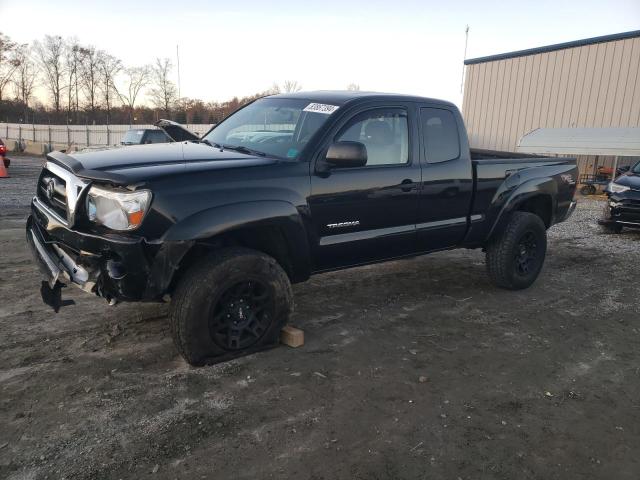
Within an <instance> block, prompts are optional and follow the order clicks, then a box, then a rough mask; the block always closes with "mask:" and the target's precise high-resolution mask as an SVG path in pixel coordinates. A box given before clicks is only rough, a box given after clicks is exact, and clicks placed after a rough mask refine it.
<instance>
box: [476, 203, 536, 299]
mask: <svg viewBox="0 0 640 480" xmlns="http://www.w3.org/2000/svg"><path fill="white" fill-rule="evenodd" d="M546 253H547V231H546V228H545V225H544V223H543V222H542V219H540V217H538V216H537V215H535V214H533V213H528V212H515V213H513V214H512V215H511V218H510V219H509V223H508V224H507V226H506V227H505V229H504V231H502V232H501V233H500V234H499V235H496V236H495V237H494V238H493V239H492V240H491V242H490V243H489V245H488V246H487V255H486V262H487V271H488V273H489V277H490V278H491V280H492V281H493V283H495V284H496V285H497V286H499V287H502V288H508V289H510V290H520V289H523V288H527V287H529V286H530V285H531V284H532V283H533V282H534V281H535V280H536V278H538V275H539V274H540V270H542V265H543V264H544V259H545V255H546Z"/></svg>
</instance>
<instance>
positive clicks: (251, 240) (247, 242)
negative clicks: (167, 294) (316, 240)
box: [162, 201, 311, 291]
mask: <svg viewBox="0 0 640 480" xmlns="http://www.w3.org/2000/svg"><path fill="white" fill-rule="evenodd" d="M162 242H163V247H162V248H166V247H165V245H171V244H184V243H185V242H187V243H188V246H187V248H185V249H184V250H183V251H182V252H181V256H180V258H179V259H177V261H176V262H174V265H173V266H174V272H173V274H172V275H171V276H170V277H171V278H170V280H169V281H168V282H167V283H166V285H165V290H168V291H171V290H173V288H174V287H175V284H176V283H177V281H178V280H179V278H180V276H181V275H182V274H183V273H184V271H186V270H187V269H188V268H189V267H190V266H192V265H193V264H195V263H197V261H198V259H200V258H202V256H203V255H207V254H209V253H210V252H211V251H213V250H215V249H219V248H225V247H230V246H243V247H247V248H251V249H253V250H257V251H259V252H262V253H265V254H267V255H269V256H271V257H273V258H274V259H275V260H276V261H277V262H278V264H280V266H281V267H282V268H283V269H284V271H285V272H286V273H287V275H288V276H289V278H290V280H291V282H292V283H295V282H300V281H303V280H306V279H307V278H309V275H310V272H311V258H310V251H309V242H308V239H307V235H306V229H305V227H304V222H303V220H302V217H301V215H300V214H299V212H298V210H297V209H296V208H295V207H294V206H293V205H292V204H290V203H288V202H284V201H262V202H242V203H235V204H231V205H225V206H221V207H215V208H211V209H206V210H203V211H201V212H198V213H197V214H195V215H192V216H190V217H188V218H187V219H185V220H183V221H182V222H179V223H177V224H176V225H175V226H174V227H172V228H171V229H170V230H169V231H168V232H167V233H166V234H165V236H164V237H163V239H162Z"/></svg>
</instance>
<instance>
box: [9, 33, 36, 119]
mask: <svg viewBox="0 0 640 480" xmlns="http://www.w3.org/2000/svg"><path fill="white" fill-rule="evenodd" d="M13 58H14V60H15V63H16V65H18V66H17V67H16V71H15V75H14V76H13V81H12V83H13V90H14V92H15V95H16V98H17V99H18V100H20V101H21V102H22V103H23V104H24V118H25V120H26V117H27V113H28V109H29V101H30V100H31V97H32V95H33V89H34V87H35V83H36V77H37V76H38V70H37V67H36V65H35V63H34V61H33V59H32V58H31V51H30V49H29V46H28V45H26V44H25V45H20V46H19V47H16V49H15V51H14V54H13Z"/></svg>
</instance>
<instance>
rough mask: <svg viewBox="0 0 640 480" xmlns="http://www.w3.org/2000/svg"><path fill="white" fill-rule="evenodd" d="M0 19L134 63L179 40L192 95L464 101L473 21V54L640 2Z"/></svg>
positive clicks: (7, 12)
mask: <svg viewBox="0 0 640 480" xmlns="http://www.w3.org/2000/svg"><path fill="white" fill-rule="evenodd" d="M0 19H2V21H1V22H0V31H2V32H3V33H5V34H7V35H9V36H10V37H11V38H12V39H13V40H14V41H18V42H20V43H27V42H32V41H33V40H36V39H41V38H42V37H43V36H44V34H45V33H46V34H51V35H61V36H63V37H76V38H77V39H78V40H79V41H80V42H81V43H83V44H91V45H94V46H96V47H97V48H99V49H103V50H106V51H108V52H110V53H112V54H113V55H115V56H117V57H118V58H120V59H121V60H122V61H123V63H124V64H125V65H127V66H137V65H143V64H150V63H153V62H154V61H155V58H156V57H169V58H171V59H172V61H173V63H174V65H175V64H176V45H179V51H180V79H181V82H180V93H181V95H182V96H185V97H191V98H200V99H202V100H205V101H210V100H215V101H223V100H228V99H230V98H232V97H234V96H245V95H251V94H254V93H257V92H260V91H264V90H266V89H268V88H269V87H271V86H272V85H273V84H274V82H276V83H280V84H281V83H282V82H284V81H285V80H296V81H297V82H298V83H299V84H300V85H302V87H303V90H326V89H331V90H333V89H339V90H340V89H345V88H346V87H347V85H348V84H350V83H356V84H358V85H360V88H361V89H362V90H372V91H381V92H396V93H408V94H415V95H421V96H427V97H434V98H442V99H445V100H449V101H452V102H454V103H456V104H458V105H460V104H461V102H462V94H461V92H460V84H461V76H462V68H463V58H464V46H465V33H464V31H465V27H466V25H469V27H470V30H469V43H468V49H467V58H473V57H479V56H484V55H492V54H497V53H502V52H509V51H513V50H521V49H525V48H532V47H539V46H543V45H549V44H553V43H559V42H566V41H571V40H577V39H582V38H589V37H594V36H599V35H608V34H612V33H619V32H626V31H630V30H638V29H640V1H639V0H605V1H602V0H580V1H561V0H555V1H548V0H537V1H517V0H514V1H510V2H498V1H491V0H488V1H472V0H462V1H455V0H450V1H443V0H440V1H431V0H423V1H416V0H393V1H390V0H389V1H378V0H357V1H348V0H342V1H340V0H325V1H322V2H312V1H305V0H298V1H290V0H271V1H258V0H253V1H243V0H234V1H230V0H226V1H219V0H208V1H203V0H186V1H183V2H177V1H176V0H172V1H167V0H153V1H148V0H109V1H95V0H94V1H91V0H85V1H73V0H55V1H54V0H0ZM173 76H174V79H175V81H176V82H177V71H176V69H175V68H174V71H173ZM40 93H41V94H44V92H42V91H41V92H40Z"/></svg>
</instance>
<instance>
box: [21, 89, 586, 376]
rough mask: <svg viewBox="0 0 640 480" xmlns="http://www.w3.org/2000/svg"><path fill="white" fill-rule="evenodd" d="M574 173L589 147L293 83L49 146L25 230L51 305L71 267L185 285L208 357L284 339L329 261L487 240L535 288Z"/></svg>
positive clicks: (76, 277)
mask: <svg viewBox="0 0 640 480" xmlns="http://www.w3.org/2000/svg"><path fill="white" fill-rule="evenodd" d="M576 180H577V169H576V165H575V160H574V159H567V158H543V157H527V156H524V155H518V154H511V153H501V152H487V151H470V150H469V145H468V140H467V136H466V131H465V128H464V124H463V121H462V118H461V115H460V112H459V111H458V109H457V108H456V107H455V106H454V105H453V104H451V103H448V102H443V101H439V100H433V99H428V98H420V97H412V96H403V95H391V94H375V93H366V92H315V93H297V94H286V95H277V96H272V97H266V98H263V99H260V100H257V101H255V102H253V103H252V104H250V105H248V106H246V107H244V108H242V109H240V110H239V111H237V112H236V113H235V114H233V115H231V116H230V117H228V118H227V119H226V120H224V121H223V122H221V123H220V124H219V125H217V126H216V127H215V128H214V129H212V130H211V131H210V132H209V133H208V134H206V135H205V136H204V137H203V139H202V140H201V141H197V142H196V141H185V142H176V143H171V144H164V145H148V146H146V147H144V148H142V147H140V148H135V149H134V148H120V149H114V150H105V151H96V152H87V153H77V154H74V155H73V156H69V155H66V154H62V153H60V152H53V153H51V154H49V155H48V159H47V163H46V165H45V167H44V169H43V171H42V174H41V176H40V179H39V184H38V189H37V195H36V197H35V198H34V200H33V203H32V215H31V216H30V218H29V221H28V224H27V238H28V240H29V242H30V244H31V246H32V247H33V252H34V255H35V256H36V258H37V259H38V260H39V264H40V265H41V267H42V269H43V272H44V273H45V278H46V281H45V282H43V287H42V291H43V299H45V301H46V302H47V303H49V304H51V305H53V306H54V308H59V307H60V305H61V299H60V282H59V280H60V279H63V278H67V280H70V281H71V282H72V283H75V284H77V285H78V286H80V287H81V288H83V289H85V290H86V291H89V292H93V293H96V294H98V295H100V296H102V297H105V298H106V299H107V300H108V301H109V302H114V301H117V300H129V301H138V300H160V299H162V298H165V296H166V295H170V296H171V301H172V303H173V307H172V314H171V328H172V332H173V337H174V340H175V343H176V345H177V347H178V349H179V350H180V352H181V353H182V354H183V356H184V357H185V358H186V359H187V360H188V361H189V362H190V363H192V364H203V363H207V362H215V361H220V360H223V359H226V358H231V357H234V356H237V355H240V354H243V353H247V352H251V351H256V350H259V349H261V348H266V347H268V346H271V345H274V344H275V343H276V342H277V341H278V336H279V332H280V329H281V327H282V326H283V325H284V323H285V322H286V320H287V318H288V316H289V313H290V312H291V310H292V308H293V301H292V292H291V286H290V284H291V282H301V281H304V280H306V279H308V278H309V276H310V275H312V274H315V273H319V272H325V271H329V270H335V269H340V268H347V267H351V266H356V265H363V264H367V263H372V262H381V261H384V260H389V259H395V258H402V257H407V256H414V255H421V254H424V253H429V252H433V251H437V250H444V249H452V248H459V247H463V248H483V249H485V250H486V254H487V270H488V273H489V276H490V278H491V279H492V280H493V282H494V283H495V284H496V285H498V286H501V287H504V288H509V289H521V288H526V287H528V286H529V285H531V284H532V283H533V282H534V280H535V279H536V278H537V276H538V274H539V272H540V270H541V268H542V265H543V262H544V257H545V253H546V229H547V228H549V227H550V226H552V225H553V224H554V223H557V222H561V221H563V220H565V219H566V218H567V217H568V216H569V215H570V214H571V213H572V211H573V208H574V207H575V202H574V201H573V197H574V194H575V191H576Z"/></svg>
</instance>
